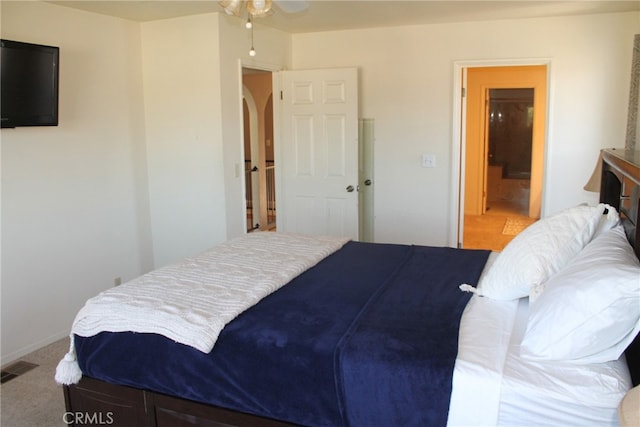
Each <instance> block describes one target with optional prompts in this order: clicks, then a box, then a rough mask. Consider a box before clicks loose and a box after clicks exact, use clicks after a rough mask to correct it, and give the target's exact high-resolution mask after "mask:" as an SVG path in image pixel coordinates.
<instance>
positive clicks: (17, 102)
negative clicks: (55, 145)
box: [0, 40, 60, 128]
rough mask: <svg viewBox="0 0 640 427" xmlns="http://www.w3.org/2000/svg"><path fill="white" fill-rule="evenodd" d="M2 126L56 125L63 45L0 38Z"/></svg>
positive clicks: (0, 110)
mask: <svg viewBox="0 0 640 427" xmlns="http://www.w3.org/2000/svg"><path fill="white" fill-rule="evenodd" d="M0 44H1V50H0V81H1V82H0V113H1V116H2V123H1V126H2V127H3V128H13V127H18V126H57V125H58V72H59V63H58V62H59V59H60V58H59V57H60V49H59V48H57V47H53V46H43V45H38V44H32V43H23V42H17V41H12V40H0Z"/></svg>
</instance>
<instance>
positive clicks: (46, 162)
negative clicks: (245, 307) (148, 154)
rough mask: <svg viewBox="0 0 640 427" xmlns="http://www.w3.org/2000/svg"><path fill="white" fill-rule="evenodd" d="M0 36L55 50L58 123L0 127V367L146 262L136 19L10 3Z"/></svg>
mask: <svg viewBox="0 0 640 427" xmlns="http://www.w3.org/2000/svg"><path fill="white" fill-rule="evenodd" d="M0 7H1V8H2V22H1V24H2V33H1V35H2V38H7V39H12V40H19V41H26V42H32V43H40V44H48V45H54V46H59V47H60V82H59V88H60V103H59V123H60V124H59V126H57V127H40V128H37V127H36V128H16V129H3V130H2V131H1V133H0V136H1V138H2V142H1V144H2V307H1V309H2V321H1V323H2V331H1V333H2V361H3V363H4V362H6V361H8V360H11V359H14V358H16V357H19V356H21V355H23V354H25V353H27V352H28V351H31V350H33V349H35V348H38V347H40V346H42V345H45V344H48V343H49V342H52V341H54V340H55V339H59V338H61V337H64V336H66V335H67V334H68V333H69V328H70V326H71V322H72V320H73V318H74V316H75V314H76V312H77V311H78V309H79V308H80V307H81V306H82V304H83V303H84V301H85V300H86V299H87V298H89V297H91V296H93V295H95V294H96V293H98V292H99V291H101V290H104V289H106V288H109V287H111V286H113V284H114V279H115V278H116V277H121V278H122V279H123V280H127V279H131V278H133V277H135V276H138V275H139V274H141V273H142V272H144V271H147V270H148V269H149V268H150V267H151V252H150V244H149V242H150V240H149V220H148V218H149V212H148V205H147V198H146V167H145V161H144V158H145V152H144V151H145V150H144V128H143V126H142V123H143V122H142V91H141V81H142V80H141V67H140V60H139V58H140V34H139V25H138V24H136V23H132V22H128V21H124V20H119V19H113V18H108V17H105V16H101V15H95V14H88V13H84V12H80V11H76V10H73V9H68V8H63V7H59V6H54V5H51V4H47V3H40V2H5V1H3V2H2V3H1V5H0Z"/></svg>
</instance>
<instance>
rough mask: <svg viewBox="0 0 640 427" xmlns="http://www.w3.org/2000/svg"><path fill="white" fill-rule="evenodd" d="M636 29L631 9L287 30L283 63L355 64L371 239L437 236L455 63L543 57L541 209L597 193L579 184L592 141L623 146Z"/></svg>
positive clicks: (443, 206) (444, 201) (447, 198)
mask: <svg viewBox="0 0 640 427" xmlns="http://www.w3.org/2000/svg"><path fill="white" fill-rule="evenodd" d="M639 31H640V14H639V13H637V12H632V13H621V14H605V15H590V16H575V17H563V18H548V19H526V20H508V21H495V22H475V23H457V24H441V25H440V24H439V25H425V26H413V27H404V28H397V27H394V28H381V29H370V30H355V31H336V32H327V33H311V34H296V35H294V36H293V59H294V61H293V65H294V68H295V69H310V68H326V67H341V66H356V67H359V70H360V74H359V78H360V90H359V93H360V115H361V117H367V118H374V119H375V133H376V142H375V236H376V240H377V241H381V242H399V243H418V244H431V245H447V244H452V243H453V242H450V241H449V231H450V229H451V227H453V225H452V223H453V220H454V218H455V216H456V213H455V212H452V209H451V204H452V203H451V198H452V197H456V189H455V188H453V186H452V179H451V175H452V173H451V171H452V167H453V164H452V163H453V158H452V151H453V146H452V144H453V142H452V130H453V127H454V123H453V117H452V110H453V107H452V101H453V95H454V94H453V66H454V63H455V62H456V61H473V60H478V61H488V60H496V59H500V60H502V59H511V60H521V59H523V58H547V59H550V60H551V75H550V82H549V83H550V85H549V87H550V98H549V109H548V113H549V122H548V123H549V128H548V139H547V158H546V174H545V187H544V192H545V194H544V200H543V215H544V214H545V213H546V214H548V213H553V212H555V211H557V210H560V209H562V208H565V207H568V206H572V205H575V204H579V203H582V202H585V201H586V202H595V201H596V195H595V194H592V193H587V192H585V191H583V190H582V187H583V185H584V184H585V183H586V181H587V180H588V178H589V176H590V174H591V172H592V170H593V167H594V165H595V162H596V158H597V155H598V152H599V149H600V148H603V147H623V146H624V136H625V128H626V117H627V116H626V112H627V102H628V91H629V79H630V71H631V51H632V44H633V35H634V34H635V33H638V32H639ZM327 46H331V48H329V49H328V48H327ZM422 153H432V154H435V155H436V156H437V167H436V168H435V169H423V168H421V167H420V156H421V154H422Z"/></svg>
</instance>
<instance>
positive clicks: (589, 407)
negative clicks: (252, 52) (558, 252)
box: [448, 295, 631, 426]
mask: <svg viewBox="0 0 640 427" xmlns="http://www.w3.org/2000/svg"><path fill="white" fill-rule="evenodd" d="M528 312H529V304H528V298H523V299H521V300H515V301H495V300H491V299H489V298H483V297H478V296H476V295H474V296H473V297H472V298H471V300H470V301H469V304H468V305H467V308H466V309H465V312H464V314H463V317H462V323H461V328H460V339H459V340H460V346H459V351H458V358H457V359H456V365H455V370H454V374H453V392H452V395H451V403H450V407H449V421H448V425H449V426H543V425H544V426H592V425H593V426H596V425H597V426H617V425H618V420H617V413H616V409H617V406H618V404H619V402H620V401H621V400H622V398H623V397H624V395H625V393H626V392H627V390H629V389H630V388H631V379H630V376H629V371H628V368H627V365H626V363H625V361H624V357H623V358H621V360H618V361H615V362H608V363H601V364H591V365H574V364H567V363H559V362H553V363H551V362H547V363H541V362H531V361H527V360H523V359H522V358H520V356H519V353H520V341H521V340H522V336H523V334H524V331H525V329H526V322H527V317H528Z"/></svg>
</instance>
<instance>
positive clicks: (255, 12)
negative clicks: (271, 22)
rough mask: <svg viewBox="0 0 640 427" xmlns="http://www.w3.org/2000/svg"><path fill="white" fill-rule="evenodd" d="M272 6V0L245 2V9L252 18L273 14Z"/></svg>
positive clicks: (250, 0)
mask: <svg viewBox="0 0 640 427" xmlns="http://www.w3.org/2000/svg"><path fill="white" fill-rule="evenodd" d="M272 6H273V2H272V0H249V1H248V2H247V11H248V12H249V14H250V15H251V16H253V17H254V18H263V17H265V16H269V15H271V14H273V10H272V9H271V7H272Z"/></svg>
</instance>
